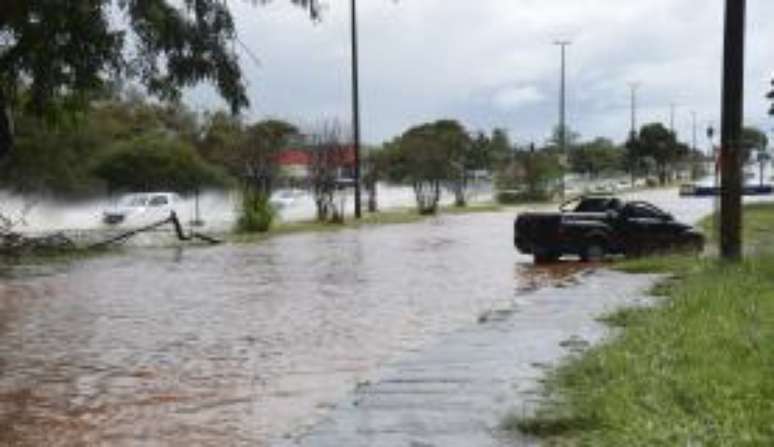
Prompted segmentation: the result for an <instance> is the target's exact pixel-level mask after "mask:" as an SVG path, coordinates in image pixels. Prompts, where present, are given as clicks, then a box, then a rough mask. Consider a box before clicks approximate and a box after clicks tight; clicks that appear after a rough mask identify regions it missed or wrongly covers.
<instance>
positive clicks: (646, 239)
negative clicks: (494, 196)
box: [514, 197, 704, 263]
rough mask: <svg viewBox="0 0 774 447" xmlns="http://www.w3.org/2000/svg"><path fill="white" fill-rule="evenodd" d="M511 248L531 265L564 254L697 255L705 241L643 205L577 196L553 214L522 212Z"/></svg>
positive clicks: (584, 257) (589, 258)
mask: <svg viewBox="0 0 774 447" xmlns="http://www.w3.org/2000/svg"><path fill="white" fill-rule="evenodd" d="M514 244H515V246H516V248H517V249H518V250H519V251H520V252H522V253H524V254H531V255H533V256H534V258H535V263H547V262H555V261H557V260H559V258H561V257H562V256H564V255H577V256H580V258H581V259H582V260H583V261H599V260H602V259H604V258H605V257H606V256H607V255H610V254H622V255H626V256H641V255H644V254H647V253H653V252H661V251H670V250H686V251H692V252H701V251H702V250H703V249H704V236H703V235H702V234H701V233H699V232H698V231H696V230H694V229H693V227H691V226H690V225H686V224H682V223H679V222H676V221H675V219H674V217H673V216H672V215H670V214H669V213H666V212H664V211H662V210H661V209H659V208H657V207H656V206H654V205H652V204H650V203H647V202H624V201H622V200H620V199H618V198H616V197H582V198H580V199H576V200H574V201H570V202H567V203H565V204H563V205H562V206H561V207H560V212H555V213H523V214H520V215H519V216H518V217H517V218H516V222H515V224H514Z"/></svg>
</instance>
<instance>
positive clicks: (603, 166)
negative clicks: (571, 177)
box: [569, 138, 624, 177]
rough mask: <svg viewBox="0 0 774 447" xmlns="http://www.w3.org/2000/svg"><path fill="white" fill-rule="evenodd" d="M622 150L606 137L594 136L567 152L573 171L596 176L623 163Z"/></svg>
mask: <svg viewBox="0 0 774 447" xmlns="http://www.w3.org/2000/svg"><path fill="white" fill-rule="evenodd" d="M623 157H624V151H623V150H621V148H619V147H618V146H616V145H615V144H614V143H613V142H612V141H610V140H608V139H606V138H596V139H595V140H593V141H590V142H587V143H581V144H580V145H578V146H577V147H576V148H574V149H572V150H571V151H570V153H569V162H570V167H571V169H572V171H573V172H578V173H584V174H588V175H589V176H591V177H598V176H599V175H600V174H602V173H606V172H614V171H617V170H618V169H620V167H621V165H622V163H623Z"/></svg>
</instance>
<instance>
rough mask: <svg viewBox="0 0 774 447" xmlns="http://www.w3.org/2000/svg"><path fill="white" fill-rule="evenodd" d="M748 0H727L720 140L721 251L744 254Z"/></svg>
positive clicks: (727, 256)
mask: <svg viewBox="0 0 774 447" xmlns="http://www.w3.org/2000/svg"><path fill="white" fill-rule="evenodd" d="M745 16H746V0H726V17H725V39H724V50H723V53H724V54H723V111H722V114H723V119H722V121H723V122H722V126H721V127H722V135H721V143H720V166H721V175H722V177H721V182H722V187H721V203H720V214H721V216H720V254H721V256H722V257H723V259H725V260H730V261H739V260H741V258H742V157H741V156H740V152H741V140H742V120H743V117H744V50H745Z"/></svg>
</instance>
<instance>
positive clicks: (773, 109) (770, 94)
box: [766, 80, 774, 116]
mask: <svg viewBox="0 0 774 447" xmlns="http://www.w3.org/2000/svg"><path fill="white" fill-rule="evenodd" d="M771 86H772V89H771V91H770V92H768V93H767V94H766V98H768V99H769V100H770V101H772V103H771V108H769V115H771V116H774V80H772V81H771Z"/></svg>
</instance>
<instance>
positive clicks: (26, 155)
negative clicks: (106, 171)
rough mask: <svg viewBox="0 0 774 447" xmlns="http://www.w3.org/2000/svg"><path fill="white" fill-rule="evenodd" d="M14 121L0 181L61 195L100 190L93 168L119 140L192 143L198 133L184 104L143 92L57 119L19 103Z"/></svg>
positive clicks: (30, 190) (26, 190)
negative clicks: (12, 144)
mask: <svg viewBox="0 0 774 447" xmlns="http://www.w3.org/2000/svg"><path fill="white" fill-rule="evenodd" d="M14 122H15V124H16V150H14V151H13V152H11V153H10V154H9V155H8V157H7V158H6V159H5V162H4V163H0V186H1V187H5V188H10V189H14V190H16V191H19V192H24V193H36V194H41V193H42V194H55V195H58V196H74V195H78V196H86V195H93V194H95V193H99V192H101V191H102V188H103V186H104V182H102V181H101V180H100V178H99V177H98V176H96V175H95V173H94V171H93V170H94V168H95V166H96V165H98V164H99V163H101V162H102V160H103V159H105V158H106V157H108V156H110V155H111V154H112V153H113V151H114V150H115V148H116V147H117V146H120V145H122V144H124V143H129V142H134V141H136V140H137V139H141V138H145V137H153V139H158V138H159V137H162V136H163V137H164V138H166V139H172V140H175V141H178V142H181V143H184V144H185V145H187V146H192V145H193V144H194V143H195V140H196V139H198V138H199V134H200V126H199V123H198V119H197V118H196V115H195V114H193V113H192V112H190V111H189V110H187V109H186V108H185V107H183V106H182V105H161V104H153V103H147V102H145V99H144V98H143V97H142V96H133V97H130V98H125V99H121V98H118V97H116V98H115V99H110V100H100V101H98V102H95V103H94V104H93V105H92V107H91V108H90V109H87V110H84V111H80V112H78V113H74V114H72V115H70V116H69V117H68V119H63V120H60V121H58V122H57V123H55V124H53V125H50V124H46V123H45V122H43V120H42V119H41V118H40V117H38V116H37V115H35V114H33V113H30V112H28V111H26V110H25V109H17V110H15V111H14ZM52 148H55V150H52ZM136 175H137V176H138V177H142V175H143V172H136Z"/></svg>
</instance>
